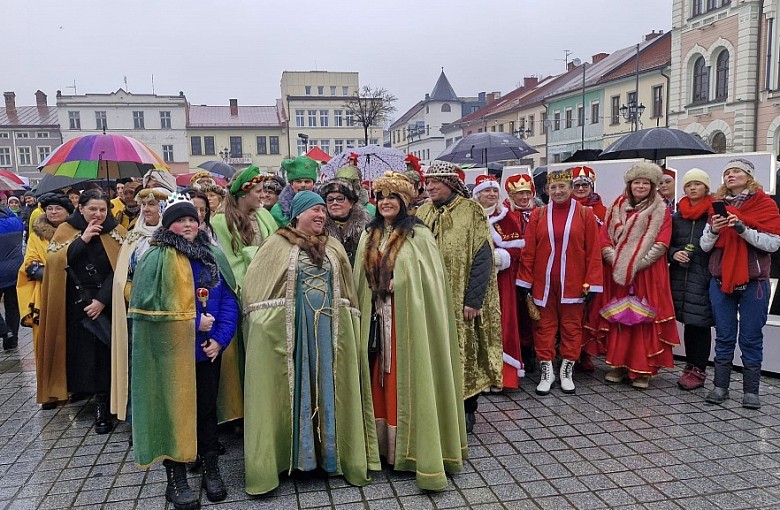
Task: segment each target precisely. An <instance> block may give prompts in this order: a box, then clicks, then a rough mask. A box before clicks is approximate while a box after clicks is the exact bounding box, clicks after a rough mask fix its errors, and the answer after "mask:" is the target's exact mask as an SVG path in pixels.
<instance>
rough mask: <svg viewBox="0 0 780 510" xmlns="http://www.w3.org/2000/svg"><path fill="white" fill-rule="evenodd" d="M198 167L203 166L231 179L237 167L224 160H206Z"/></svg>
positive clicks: (213, 172) (209, 170)
mask: <svg viewBox="0 0 780 510" xmlns="http://www.w3.org/2000/svg"><path fill="white" fill-rule="evenodd" d="M198 168H202V169H204V170H206V171H208V172H211V173H212V174H218V175H221V176H223V177H225V178H227V179H230V178H231V177H233V174H235V173H236V169H235V168H233V167H232V166H230V165H228V164H227V163H223V162H222V161H206V162H205V163H201V164H200V165H198Z"/></svg>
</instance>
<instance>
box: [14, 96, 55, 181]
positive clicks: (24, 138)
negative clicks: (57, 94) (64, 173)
mask: <svg viewBox="0 0 780 510" xmlns="http://www.w3.org/2000/svg"><path fill="white" fill-rule="evenodd" d="M3 96H4V99H5V106H4V107H3V108H1V109H0V168H2V169H6V170H11V171H13V172H14V173H17V174H19V175H21V176H23V177H26V178H28V179H30V182H31V184H35V183H36V182H37V181H38V180H40V178H41V175H40V172H38V168H37V167H38V165H39V164H41V162H42V161H43V160H44V159H46V157H47V156H48V155H49V154H50V153H51V151H52V150H53V149H54V148H56V147H57V146H58V145H60V144H61V143H62V135H61V134H60V127H59V124H58V117H57V107H56V106H49V104H48V102H47V97H46V94H45V93H43V92H42V91H40V90H38V91H36V92H35V103H36V104H35V106H17V105H16V94H15V93H14V92H5V93H4V94H3Z"/></svg>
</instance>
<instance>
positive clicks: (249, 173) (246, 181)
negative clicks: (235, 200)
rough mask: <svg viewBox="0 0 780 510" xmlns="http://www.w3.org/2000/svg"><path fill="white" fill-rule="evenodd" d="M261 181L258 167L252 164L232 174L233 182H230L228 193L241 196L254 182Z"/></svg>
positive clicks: (247, 191)
mask: <svg viewBox="0 0 780 510" xmlns="http://www.w3.org/2000/svg"><path fill="white" fill-rule="evenodd" d="M261 182H263V178H262V177H261V176H260V169H259V168H257V167H256V166H254V165H251V166H248V167H246V168H245V169H243V170H242V171H241V173H239V174H236V175H235V176H233V182H232V183H231V184H230V194H231V195H233V196H235V197H243V196H244V195H246V194H247V193H249V190H251V189H252V188H254V187H255V185H256V184H258V183H261Z"/></svg>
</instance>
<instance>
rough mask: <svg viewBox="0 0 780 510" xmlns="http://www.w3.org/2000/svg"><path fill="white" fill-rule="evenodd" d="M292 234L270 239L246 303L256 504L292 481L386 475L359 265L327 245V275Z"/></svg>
mask: <svg viewBox="0 0 780 510" xmlns="http://www.w3.org/2000/svg"><path fill="white" fill-rule="evenodd" d="M291 232H292V231H291V230H288V229H284V230H282V231H280V232H279V233H277V234H275V235H272V236H270V237H269V238H268V239H266V241H265V242H264V243H263V245H262V246H261V247H260V250H259V251H258V253H257V256H256V257H255V258H254V259H253V261H252V263H251V264H250V265H249V268H248V269H247V275H248V276H247V278H246V279H245V281H244V290H243V293H242V306H243V309H244V313H245V318H244V323H243V329H244V339H245V343H246V380H245V396H244V452H245V453H244V459H245V467H246V471H245V472H246V491H247V492H248V493H249V494H265V493H267V492H269V491H272V490H273V489H275V488H276V487H277V486H278V485H279V473H280V472H283V471H287V472H291V471H293V470H303V471H309V470H312V469H315V468H317V467H320V468H322V469H324V470H325V471H326V472H327V473H328V474H331V475H344V477H345V478H346V479H347V481H348V482H349V483H351V484H353V485H365V484H367V483H369V481H370V480H369V478H368V469H372V470H378V469H380V464H379V454H378V449H377V443H376V428H375V425H374V422H373V409H372V405H371V389H370V375H369V369H368V356H367V353H366V346H365V344H363V343H361V341H360V336H359V333H360V323H359V318H358V315H359V314H358V311H357V298H356V295H355V291H354V285H353V282H352V272H351V267H350V264H349V259H348V258H347V255H346V252H345V251H344V248H343V247H342V246H341V245H340V244H339V243H338V241H336V240H334V239H327V245H326V246H325V247H324V259H323V261H322V264H321V266H318V265H317V264H315V263H312V257H311V256H310V254H309V252H308V251H306V250H304V249H301V247H300V246H301V245H302V244H303V245H305V244H306V240H305V239H304V238H303V237H302V236H298V237H296V234H294V233H292V234H291ZM282 234H285V235H287V236H290V238H293V239H295V244H293V241H290V240H289V239H288V237H285V235H282ZM318 239H321V242H324V241H323V240H322V238H318Z"/></svg>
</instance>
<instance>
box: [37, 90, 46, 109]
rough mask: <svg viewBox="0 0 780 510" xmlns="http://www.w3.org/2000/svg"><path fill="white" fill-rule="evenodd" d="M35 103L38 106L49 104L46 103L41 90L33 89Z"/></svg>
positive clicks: (42, 106) (44, 95) (43, 106)
mask: <svg viewBox="0 0 780 510" xmlns="http://www.w3.org/2000/svg"><path fill="white" fill-rule="evenodd" d="M35 104H36V105H37V106H38V108H48V107H49V105H48V104H46V94H44V93H43V91H41V90H36V91H35Z"/></svg>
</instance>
